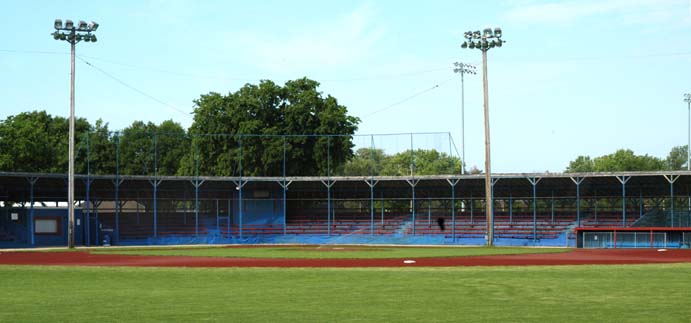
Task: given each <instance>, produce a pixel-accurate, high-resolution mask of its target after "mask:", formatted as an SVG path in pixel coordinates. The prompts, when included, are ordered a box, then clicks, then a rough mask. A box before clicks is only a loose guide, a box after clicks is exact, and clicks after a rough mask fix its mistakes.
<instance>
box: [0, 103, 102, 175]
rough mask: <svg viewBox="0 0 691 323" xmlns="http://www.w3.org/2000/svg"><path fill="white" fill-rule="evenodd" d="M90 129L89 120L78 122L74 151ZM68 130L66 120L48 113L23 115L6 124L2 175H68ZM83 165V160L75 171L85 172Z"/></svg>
mask: <svg viewBox="0 0 691 323" xmlns="http://www.w3.org/2000/svg"><path fill="white" fill-rule="evenodd" d="M89 128H90V125H89V123H88V121H86V119H83V118H77V119H76V120H75V151H76V150H77V148H78V147H80V146H81V145H82V143H81V140H82V139H83V138H84V136H83V134H84V133H85V132H86V131H88V129H89ZM68 130H69V123H68V120H67V119H66V118H63V117H53V116H51V115H50V114H48V113H47V112H45V111H32V112H22V113H20V114H18V115H15V116H10V117H8V118H7V119H6V120H3V121H2V122H0V171H7V172H46V173H66V172H67V166H68V160H69V156H68V150H69V149H68V138H69V136H68ZM84 165H85V161H84V160H83V159H76V161H75V170H80V169H84V168H85V166H84Z"/></svg>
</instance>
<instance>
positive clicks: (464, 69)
mask: <svg viewBox="0 0 691 323" xmlns="http://www.w3.org/2000/svg"><path fill="white" fill-rule="evenodd" d="M453 66H455V67H454V69H453V71H454V73H459V74H461V158H462V159H463V160H462V163H463V174H465V89H464V88H465V86H464V84H463V75H465V74H472V75H475V74H477V72H476V71H475V66H474V65H470V64H464V63H460V62H455V63H453Z"/></svg>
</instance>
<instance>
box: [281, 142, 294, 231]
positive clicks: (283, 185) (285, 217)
mask: <svg viewBox="0 0 691 323" xmlns="http://www.w3.org/2000/svg"><path fill="white" fill-rule="evenodd" d="M285 143H286V137H285V136H283V150H284V157H285ZM283 175H284V177H283V181H277V183H278V185H280V186H281V188H282V189H283V236H285V235H286V234H287V233H288V210H287V202H286V201H287V195H288V186H290V184H292V183H293V181H287V182H286V178H285V158H284V160H283Z"/></svg>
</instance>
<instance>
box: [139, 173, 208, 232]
mask: <svg viewBox="0 0 691 323" xmlns="http://www.w3.org/2000/svg"><path fill="white" fill-rule="evenodd" d="M161 182H163V180H162V179H154V180H149V183H150V184H151V186H153V188H154V238H156V237H158V204H157V203H158V186H159V185H161ZM216 222H218V221H216Z"/></svg>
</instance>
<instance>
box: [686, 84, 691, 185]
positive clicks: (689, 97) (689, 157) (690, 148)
mask: <svg viewBox="0 0 691 323" xmlns="http://www.w3.org/2000/svg"><path fill="white" fill-rule="evenodd" d="M684 102H686V103H688V109H689V123H688V133H687V134H686V138H687V139H688V143H687V144H686V170H687V171H689V170H691V93H684Z"/></svg>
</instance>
